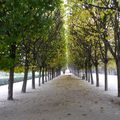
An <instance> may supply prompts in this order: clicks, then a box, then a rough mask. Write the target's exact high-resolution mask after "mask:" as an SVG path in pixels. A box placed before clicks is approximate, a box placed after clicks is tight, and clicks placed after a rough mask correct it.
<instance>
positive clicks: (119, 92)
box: [116, 57, 120, 97]
mask: <svg viewBox="0 0 120 120" xmlns="http://www.w3.org/2000/svg"><path fill="white" fill-rule="evenodd" d="M116 61H117V62H116V63H117V64H116V66H117V79H118V97H120V57H119V58H118V60H116Z"/></svg>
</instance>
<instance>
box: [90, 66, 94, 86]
mask: <svg viewBox="0 0 120 120" xmlns="http://www.w3.org/2000/svg"><path fill="white" fill-rule="evenodd" d="M90 78H91V84H92V85H93V84H94V81H93V74H92V67H90Z"/></svg>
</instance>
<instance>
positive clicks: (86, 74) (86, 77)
mask: <svg viewBox="0 0 120 120" xmlns="http://www.w3.org/2000/svg"><path fill="white" fill-rule="evenodd" d="M85 80H86V81H87V80H88V69H87V65H86V66H85Z"/></svg>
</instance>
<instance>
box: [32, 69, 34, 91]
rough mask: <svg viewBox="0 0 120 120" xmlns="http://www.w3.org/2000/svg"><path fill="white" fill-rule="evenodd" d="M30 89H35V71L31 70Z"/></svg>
mask: <svg viewBox="0 0 120 120" xmlns="http://www.w3.org/2000/svg"><path fill="white" fill-rule="evenodd" d="M32 89H35V70H34V68H32Z"/></svg>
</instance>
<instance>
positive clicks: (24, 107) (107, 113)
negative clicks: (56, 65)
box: [0, 75, 120, 120]
mask: <svg viewBox="0 0 120 120" xmlns="http://www.w3.org/2000/svg"><path fill="white" fill-rule="evenodd" d="M15 97H16V99H15V100H14V101H3V100H1V99H0V120H120V99H119V98H117V97H113V96H110V95H108V94H105V92H104V91H102V90H100V89H98V88H96V87H94V86H92V85H90V84H89V83H87V82H85V81H82V80H80V79H78V78H77V77H75V76H73V75H62V76H60V77H58V78H55V79H54V80H52V81H49V82H48V83H46V84H45V85H42V86H41V87H40V88H37V89H36V90H31V91H30V92H27V93H26V94H21V93H19V94H17V95H16V96H15Z"/></svg>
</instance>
